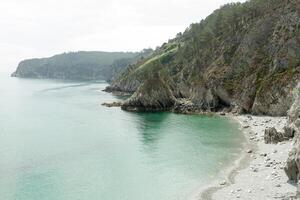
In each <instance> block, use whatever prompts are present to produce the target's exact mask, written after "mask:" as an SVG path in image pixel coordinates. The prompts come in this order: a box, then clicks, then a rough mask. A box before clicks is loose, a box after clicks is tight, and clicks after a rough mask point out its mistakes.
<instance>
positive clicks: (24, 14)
mask: <svg viewBox="0 0 300 200" xmlns="http://www.w3.org/2000/svg"><path fill="white" fill-rule="evenodd" d="M242 1H243V0H242ZM230 2H237V0H144V1H143V0H0V27H1V30H0V71H13V70H14V69H15V68H16V66H17V65H18V63H19V62H20V61H21V60H23V59H27V58H36V57H49V56H52V55H54V54H59V53H63V52H70V51H80V50H85V51H90V50H93V51H140V50H142V49H144V48H148V47H151V48H155V47H157V46H159V45H161V44H162V43H163V42H166V41H168V39H171V38H174V37H175V35H176V34H177V33H179V32H183V31H184V30H185V29H186V28H187V27H188V26H189V25H190V24H191V23H195V22H200V20H201V19H204V18H205V17H207V16H208V15H209V14H210V13H212V12H213V11H214V10H215V9H217V8H219V7H220V6H221V5H223V4H226V3H230Z"/></svg>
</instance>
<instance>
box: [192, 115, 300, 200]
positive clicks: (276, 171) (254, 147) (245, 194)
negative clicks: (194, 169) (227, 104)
mask: <svg viewBox="0 0 300 200" xmlns="http://www.w3.org/2000/svg"><path fill="white" fill-rule="evenodd" d="M225 117H227V118H229V120H234V121H236V122H237V123H239V125H240V128H241V132H242V134H244V136H245V139H246V141H245V144H244V145H243V146H244V148H243V149H244V150H243V152H242V154H241V156H240V157H239V158H237V159H236V160H235V161H234V162H233V164H232V165H231V166H230V167H229V168H228V169H225V170H224V171H223V174H224V176H225V177H224V179H223V180H217V181H214V182H212V183H211V184H210V185H209V186H206V187H205V188H200V190H199V191H198V195H197V196H196V197H194V198H193V199H198V200H219V199H222V200H227V199H228V200H232V199H243V200H244V199H245V200H246V199H249V200H250V199H251V200H255V199H290V198H293V197H294V196H295V194H296V190H297V189H296V185H295V184H291V183H288V178H287V176H286V175H285V172H284V170H283V167H284V164H285V161H286V159H287V157H288V153H289V151H290V149H291V147H292V141H284V142H281V143H278V144H265V143H264V139H263V136H264V130H265V129H266V128H269V127H275V128H276V129H277V130H282V128H283V127H284V126H285V125H286V124H287V119H286V117H269V116H251V115H238V116H235V115H232V114H227V115H226V116H225Z"/></svg>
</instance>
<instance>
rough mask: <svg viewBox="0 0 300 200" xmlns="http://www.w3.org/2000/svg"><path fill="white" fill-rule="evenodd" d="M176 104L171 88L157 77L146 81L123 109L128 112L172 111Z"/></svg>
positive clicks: (125, 103)
mask: <svg viewBox="0 0 300 200" xmlns="http://www.w3.org/2000/svg"><path fill="white" fill-rule="evenodd" d="M174 104H175V97H174V96H173V95H172V92H171V90H170V88H169V87H168V85H167V84H166V83H165V82H164V81H163V80H162V79H161V78H160V76H159V75H155V76H154V77H152V78H151V79H148V80H147V81H145V82H144V83H143V84H142V85H141V86H140V87H139V88H138V90H137V91H136V92H135V93H134V94H133V95H132V96H131V97H130V98H129V99H128V100H127V101H125V102H124V103H123V105H122V107H121V108H122V109H123V110H126V111H161V110H170V108H172V107H173V106H174Z"/></svg>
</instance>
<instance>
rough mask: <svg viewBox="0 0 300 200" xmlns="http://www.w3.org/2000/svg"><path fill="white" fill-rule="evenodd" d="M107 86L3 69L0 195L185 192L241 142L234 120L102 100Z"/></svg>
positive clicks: (157, 195) (137, 198) (13, 199)
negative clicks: (131, 109)
mask: <svg viewBox="0 0 300 200" xmlns="http://www.w3.org/2000/svg"><path fill="white" fill-rule="evenodd" d="M105 86H107V84H106V83H105V82H101V81H100V82H63V81H53V80H32V79H18V78H10V77H8V76H4V75H1V76H0V199H1V200H184V199H187V198H188V197H189V196H190V194H191V193H193V192H195V191H196V190H197V189H198V188H199V187H201V186H204V185H205V184H207V183H209V182H210V181H212V180H215V179H216V178H218V176H219V172H220V171H221V170H222V169H224V168H225V167H226V166H228V165H229V164H230V163H232V161H233V160H234V159H235V158H236V157H237V156H238V155H239V153H240V152H241V151H242V142H243V140H244V139H243V136H242V134H241V133H240V130H239V129H238V125H237V124H235V123H234V122H231V121H229V120H226V119H224V118H220V117H205V116H198V115H178V114H173V113H128V112H124V111H122V110H120V109H119V108H106V107H103V106H101V103H103V102H112V101H116V100H117V99H119V98H120V97H118V96H113V95H112V94H108V93H105V92H102V91H101V90H102V89H104V88H105Z"/></svg>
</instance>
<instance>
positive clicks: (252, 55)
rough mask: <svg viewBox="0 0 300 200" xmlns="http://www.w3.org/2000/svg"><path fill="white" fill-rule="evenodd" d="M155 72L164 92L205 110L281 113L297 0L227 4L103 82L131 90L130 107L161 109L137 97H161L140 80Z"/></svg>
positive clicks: (299, 21)
mask: <svg viewBox="0 0 300 200" xmlns="http://www.w3.org/2000/svg"><path fill="white" fill-rule="evenodd" d="M154 74H159V76H160V78H161V80H162V81H163V82H164V84H165V85H166V87H168V88H169V89H170V98H173V97H174V98H175V99H187V100H188V101H191V102H192V104H193V105H194V106H195V107H197V108H198V109H200V110H203V111H218V110H223V109H226V110H232V109H235V110H236V111H238V112H245V113H252V114H266V115H272V116H277V115H286V114H287V111H288V110H289V108H290V107H291V105H292V103H293V101H294V96H293V95H292V90H293V88H295V86H296V83H297V81H298V80H299V79H300V3H299V1H298V0H250V1H247V2H246V3H242V4H241V3H234V4H228V5H225V6H223V7H221V8H220V9H218V10H216V11H215V12H214V13H213V14H211V15H210V16H208V17H207V18H206V19H205V20H203V21H201V22H200V23H197V24H192V25H191V26H190V27H189V28H187V29H186V30H185V31H184V32H183V33H179V34H177V36H176V38H174V39H172V40H170V41H169V42H168V43H165V44H163V45H162V46H161V47H159V48H158V49H156V50H155V52H154V53H153V54H152V56H150V57H148V58H146V59H142V60H140V61H139V62H137V63H136V64H135V65H132V66H131V67H129V68H127V70H126V71H125V72H124V73H123V74H121V75H120V76H119V77H118V78H117V79H115V81H113V83H112V85H111V86H110V87H109V88H108V89H109V90H110V91H113V90H117V91H124V92H131V93H134V95H133V96H132V98H131V99H130V100H128V101H129V102H131V104H130V106H131V108H132V107H137V108H139V109H138V110H140V107H141V106H148V105H150V106H151V107H152V109H154V108H153V106H155V110H164V109H166V108H165V107H164V106H165V105H166V106H169V104H168V103H167V102H166V103H165V104H164V102H161V103H160V104H157V105H154V104H147V103H146V102H145V99H143V98H144V96H143V95H147V100H148V101H149V102H153V101H157V100H159V99H158V97H157V95H156V94H157V93H158V92H159V91H156V92H155V91H154V90H155V89H160V87H157V88H156V87H153V88H151V87H145V84H147V82H149V81H150V80H152V79H153V75H154ZM139 94H143V95H139ZM166 99H167V100H168V98H166ZM141 101H143V102H144V103H143V104H142V105H141V104H140V102H141ZM135 103H136V105H135ZM145 110H147V108H145Z"/></svg>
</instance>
